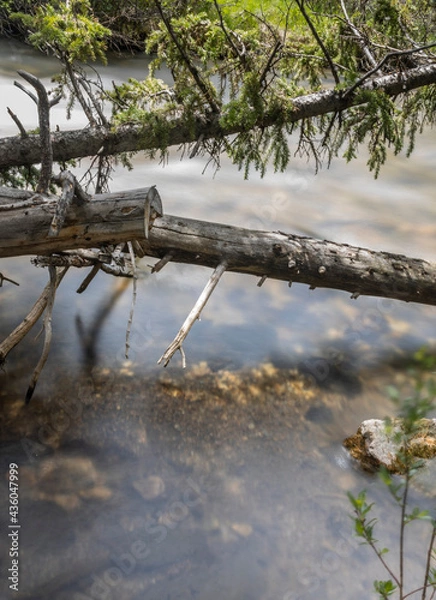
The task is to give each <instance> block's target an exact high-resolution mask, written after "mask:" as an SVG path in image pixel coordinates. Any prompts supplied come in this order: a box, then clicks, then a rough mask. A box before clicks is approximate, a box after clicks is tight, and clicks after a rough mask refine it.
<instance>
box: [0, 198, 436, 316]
mask: <svg viewBox="0 0 436 600" xmlns="http://www.w3.org/2000/svg"><path fill="white" fill-rule="evenodd" d="M3 191H4V188H3ZM14 193H15V194H21V195H20V196H19V200H17V197H16V196H14V198H12V196H11V195H9V196H6V195H3V196H1V190H0V258H2V257H9V256H19V255H35V254H45V255H48V254H52V253H59V252H62V251H64V250H74V249H77V248H92V247H98V246H100V245H102V244H118V243H121V242H127V241H129V240H137V241H138V242H139V243H140V244H141V246H142V249H143V251H144V253H145V254H146V255H148V256H153V257H156V258H159V259H161V260H162V261H163V263H165V261H169V260H171V261H173V262H179V263H189V264H194V265H203V266H207V267H211V268H216V267H217V265H219V264H222V263H223V262H225V263H226V265H227V266H226V270H227V271H234V272H238V273H243V274H250V275H255V276H257V277H260V278H261V281H262V282H263V281H264V280H265V278H271V279H279V280H283V281H288V282H289V283H292V282H298V283H305V284H308V285H309V286H311V287H312V288H316V287H323V288H332V289H339V290H344V291H347V292H350V294H351V295H352V297H353V298H357V297H358V296H359V295H369V296H381V297H385V298H393V299H399V300H404V301H406V302H417V303H421V304H430V305H435V304H436V293H435V292H436V283H435V282H436V264H434V263H430V262H428V261H425V260H421V259H416V258H409V257H406V256H403V255H400V254H393V253H388V252H377V251H373V250H369V249H366V248H359V247H356V246H350V245H347V244H337V243H334V242H330V241H326V240H317V239H314V238H310V237H305V236H298V235H294V234H291V233H284V232H281V231H275V232H270V231H255V230H251V229H242V228H238V227H232V226H229V225H222V224H219V223H210V222H205V221H197V220H193V219H186V218H183V217H177V216H171V215H165V216H162V217H158V218H156V219H155V220H154V223H153V226H152V228H151V230H150V232H149V235H148V239H147V237H146V227H145V224H144V223H145V220H146V219H147V212H148V211H149V208H150V201H151V200H152V196H153V197H154V196H156V198H158V194H157V191H156V190H155V188H141V189H139V190H132V191H126V192H120V193H113V194H101V195H96V196H94V197H93V199H92V200H91V201H90V202H86V203H84V204H80V205H76V204H75V205H72V206H71V207H70V208H69V209H68V212H67V215H66V219H65V224H64V226H63V228H62V230H61V231H60V233H59V235H58V236H56V237H53V236H52V237H50V236H49V229H50V223H51V220H52V218H53V214H54V211H55V206H56V203H55V202H54V201H50V199H47V198H42V197H41V196H35V195H34V194H32V193H31V192H19V191H15V192H14ZM37 202H39V204H38V203H37ZM159 202H160V199H159ZM8 203H9V204H8Z"/></svg>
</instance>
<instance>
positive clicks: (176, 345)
mask: <svg viewBox="0 0 436 600" xmlns="http://www.w3.org/2000/svg"><path fill="white" fill-rule="evenodd" d="M226 270H227V262H225V261H224V262H222V263H220V264H219V265H218V266H217V267H216V269H215V270H214V272H213V273H212V275H211V276H210V278H209V281H208V282H207V284H206V285H205V287H204V290H203V291H202V292H201V294H200V296H199V298H198V300H197V302H196V303H195V305H194V307H193V309H192V310H191V312H190V313H189V315H188V316H187V318H186V320H185V322H184V323H183V325H182V326H181V328H180V330H179V333H178V334H177V335H176V337H175V338H174V340H173V342H172V343H171V344H170V345H169V346H168V348H167V349H166V350H165V352H164V354H163V355H162V356H161V357H160V359H159V360H158V361H157V362H158V364H160V363H161V362H163V361H164V366H165V367H166V366H167V365H168V363H169V362H170V360H171V358H172V357H173V356H174V354H175V353H176V352H177V350H180V353H181V354H182V361H183V367H184V366H185V365H186V360H185V359H184V352H183V348H182V344H183V342H184V340H185V339H186V337H187V335H188V333H189V332H190V330H191V327H192V326H193V324H194V323H195V321H196V320H197V319H200V314H201V311H202V310H203V308H204V307H205V305H206V303H207V301H208V300H209V298H210V296H211V294H212V292H213V291H214V289H215V287H216V285H217V284H218V282H219V280H220V279H221V277H222V275H223V274H224V273H225V271H226Z"/></svg>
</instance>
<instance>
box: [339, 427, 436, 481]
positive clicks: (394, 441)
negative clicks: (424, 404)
mask: <svg viewBox="0 0 436 600" xmlns="http://www.w3.org/2000/svg"><path fill="white" fill-rule="evenodd" d="M343 444H344V446H345V448H347V450H348V451H349V453H350V455H351V456H352V457H353V458H354V459H355V460H357V461H358V463H359V464H360V466H361V467H362V468H363V469H364V470H365V471H371V472H374V471H377V470H378V469H379V468H380V467H381V466H384V467H385V468H386V469H388V471H389V472H390V473H395V474H398V475H401V474H404V472H405V470H406V469H407V467H408V466H410V464H411V463H410V461H411V460H414V459H416V461H418V460H420V459H421V460H422V461H423V466H425V464H426V463H427V462H428V461H430V460H431V459H433V458H434V457H435V456H436V419H421V420H420V421H418V422H417V423H416V424H415V426H414V428H413V432H412V433H408V432H406V430H405V423H404V421H403V420H402V419H392V420H390V421H382V420H380V419H369V420H367V421H363V423H362V424H361V425H360V427H359V428H358V430H357V432H356V433H355V434H354V435H352V436H350V437H348V438H346V439H345V440H344V442H343Z"/></svg>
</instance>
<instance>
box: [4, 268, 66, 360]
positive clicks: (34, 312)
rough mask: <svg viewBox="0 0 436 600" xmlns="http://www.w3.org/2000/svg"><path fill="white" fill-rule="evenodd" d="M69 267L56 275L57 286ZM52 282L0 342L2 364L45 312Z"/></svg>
mask: <svg viewBox="0 0 436 600" xmlns="http://www.w3.org/2000/svg"><path fill="white" fill-rule="evenodd" d="M67 270H68V269H67V268H65V269H63V270H62V271H60V272H59V273H57V275H56V281H55V285H56V288H58V287H59V285H60V283H61V281H62V279H63V278H64V275H65V273H66V272H67ZM51 287H52V285H51V283H48V284H47V285H46V286H45V288H44V290H43V292H42V294H41V295H40V297H39V298H38V300H37V301H36V302H35V304H34V305H33V306H32V308H31V310H30V312H29V314H28V315H27V317H26V318H25V319H24V320H23V321H22V322H21V323H20V324H19V325H18V327H16V328H15V329H14V331H12V333H10V334H9V335H8V337H7V338H6V339H5V340H3V342H2V343H1V344H0V366H1V365H3V364H4V362H5V360H6V358H7V356H8V354H9V352H10V351H11V350H13V349H14V348H15V346H17V345H18V344H19V343H20V342H21V340H22V339H24V337H25V336H26V335H27V334H28V333H29V331H30V330H31V329H32V327H33V326H34V325H35V323H36V322H37V321H38V319H39V318H40V317H41V315H42V313H43V312H44V310H45V308H46V306H47V302H48V299H49V296H50V293H51Z"/></svg>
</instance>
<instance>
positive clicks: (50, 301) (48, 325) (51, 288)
mask: <svg viewBox="0 0 436 600" xmlns="http://www.w3.org/2000/svg"><path fill="white" fill-rule="evenodd" d="M48 270H49V276H50V282H49V284H48V297H47V306H46V309H45V315H44V334H45V336H44V345H43V347H42V352H41V357H40V359H39V361H38V364H37V365H36V367H35V370H34V371H33V375H32V378H31V380H30V384H29V387H28V388H27V393H26V398H25V403H26V404H29V402H30V400H31V399H32V396H33V392H34V391H35V387H36V384H37V383H38V379H39V376H40V374H41V371H42V370H43V368H44V365H45V363H46V362H47V358H48V355H49V352H50V345H51V340H52V336H53V329H52V322H51V319H52V314H53V308H54V301H55V295H56V289H57V286H56V281H57V272H56V268H55V267H53V266H50V267H49V269H48Z"/></svg>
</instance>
